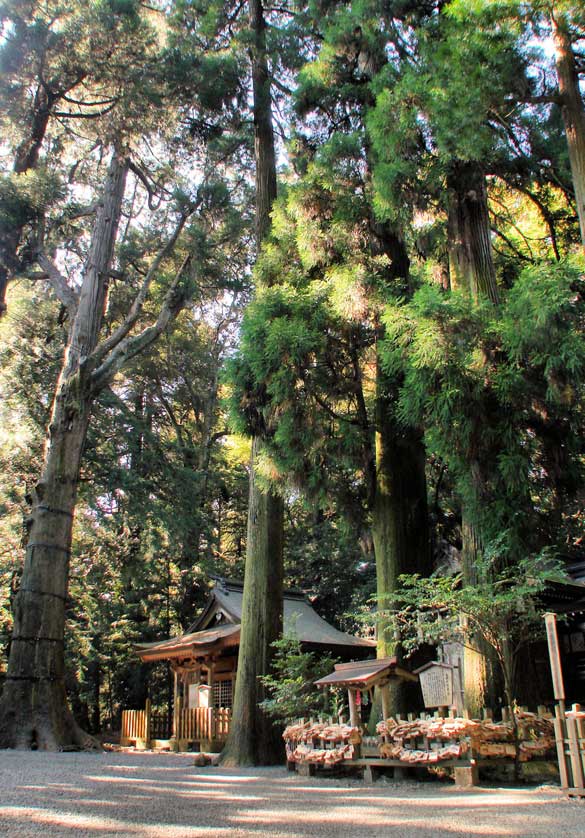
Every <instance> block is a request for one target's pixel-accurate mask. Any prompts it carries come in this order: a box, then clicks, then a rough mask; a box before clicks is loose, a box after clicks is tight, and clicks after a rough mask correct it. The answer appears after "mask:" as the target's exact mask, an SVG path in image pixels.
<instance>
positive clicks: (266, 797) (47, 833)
mask: <svg viewBox="0 0 585 838" xmlns="http://www.w3.org/2000/svg"><path fill="white" fill-rule="evenodd" d="M584 816H585V802H581V801H577V800H567V799H565V798H563V796H562V795H561V793H560V791H559V790H558V789H555V788H553V787H541V788H482V789H473V790H467V789H465V790H462V789H457V788H454V787H453V786H451V785H447V784H443V783H431V782H426V783H415V782H410V781H406V782H389V781H385V780H381V781H379V782H378V783H377V784H376V785H373V786H368V785H364V783H362V782H361V781H358V780H333V779H322V778H317V777H311V778H305V777H298V776H297V775H294V774H289V773H287V772H286V770H285V769H284V768H256V769H246V770H235V769H231V770H230V769H225V768H216V767H206V768H196V767H195V766H194V765H193V755H192V754H153V753H149V752H109V753H103V754H85V753H80V754H47V753H28V752H26V753H24V752H18V751H0V835H1V836H11V838H12V836H14V838H61V836H70V838H74V837H75V838H78V836H89V837H90V838H91V837H92V836H95V838H110V836H112V838H113V836H116V838H120V836H128V837H129V838H130V836H132V838H203V836H206V838H227V836H229V837H230V838H240V836H256V838H280V836H288V838H305V836H316V838H333V836H336V838H337V836H360V838H363V837H364V836H371V838H374V836H396V837H397V838H411V836H413V838H414V836H416V838H431V836H432V838H438V837H439V836H449V838H460V837H462V836H465V838H484V836H498V838H507V837H508V836H515V837H516V836H522V838H540V836H542V838H544V837H545V836H546V838H550V836H562V838H578V836H583V838H585V817H584Z"/></svg>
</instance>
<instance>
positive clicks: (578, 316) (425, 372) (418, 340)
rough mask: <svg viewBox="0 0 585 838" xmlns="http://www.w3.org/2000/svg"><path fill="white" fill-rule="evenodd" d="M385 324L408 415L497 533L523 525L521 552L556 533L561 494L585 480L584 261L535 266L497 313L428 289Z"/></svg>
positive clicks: (390, 362) (391, 311)
mask: <svg viewBox="0 0 585 838" xmlns="http://www.w3.org/2000/svg"><path fill="white" fill-rule="evenodd" d="M385 323H386V341H385V344H384V348H383V358H384V362H385V364H386V367H387V369H388V371H389V372H390V373H391V374H394V375H395V374H397V373H398V372H401V373H402V374H403V376H404V382H403V386H402V388H401V391H400V400H399V405H398V415H399V417H400V419H401V420H402V421H403V422H405V423H410V424H424V426H425V428H426V439H427V445H428V447H429V450H430V451H431V452H432V453H435V454H437V455H438V456H440V457H441V458H442V459H443V460H444V461H445V462H446V463H447V464H448V465H449V468H450V469H451V471H452V473H453V474H454V475H455V476H456V478H457V480H458V485H459V491H460V492H461V494H462V496H463V497H464V498H465V499H466V501H467V502H468V503H470V504H471V505H472V507H473V508H474V509H475V514H476V515H477V516H478V518H479V519H481V520H482V521H483V522H484V523H485V526H486V534H487V536H488V537H495V536H496V534H497V533H498V532H499V531H501V530H502V529H504V530H507V529H510V528H512V529H514V528H515V529H516V530H517V532H518V538H519V539H520V541H519V542H518V544H517V545H516V549H519V550H520V551H521V552H522V550H523V549H525V548H522V547H521V543H522V541H526V539H528V541H530V538H535V537H538V536H537V532H540V534H541V535H542V534H543V529H542V528H544V530H546V523H545V521H546V516H547V514H548V512H550V511H551V508H550V504H551V503H553V498H552V497H551V494H550V493H551V492H560V493H561V494H563V493H564V492H566V491H569V489H570V487H571V486H575V485H576V483H577V482H578V481H579V480H580V479H581V478H580V473H581V465H580V462H581V457H582V454H583V448H582V442H581V438H580V436H581V435H580V433H579V430H578V428H579V427H580V421H581V418H580V417H581V416H582V406H583V385H584V379H583V374H584V371H585V349H584V346H583V341H582V329H583V296H582V293H581V279H580V266H579V264H575V263H573V262H565V263H543V264H540V265H538V266H532V267H529V268H526V269H525V270H524V271H523V272H522V273H521V275H520V278H519V280H518V281H517V283H516V284H515V285H514V286H513V288H512V289H511V290H510V291H509V292H508V293H507V295H506V297H505V299H504V300H503V302H502V305H501V306H500V307H499V308H498V309H495V308H493V307H491V306H489V305H487V304H484V305H482V306H477V307H473V308H470V306H469V302H468V300H466V299H465V298H464V297H463V296H462V295H461V294H459V293H445V292H443V291H442V290H441V289H440V288H439V287H437V286H431V285H429V286H423V287H422V288H421V289H420V290H419V291H417V292H416V293H415V295H414V297H413V299H412V301H411V302H410V303H401V304H398V305H394V306H390V307H388V308H387V310H386V314H385ZM554 445H557V446H560V445H562V447H563V451H564V452H565V455H566V458H565V459H564V460H563V462H564V471H563V474H562V475H561V474H553V473H552V472H551V471H550V460H549V458H550V457H551V456H552V453H551V446H554ZM474 464H475V466H474ZM474 468H475V469H476V474H475V476H474V473H473V472H474ZM477 472H479V473H480V474H481V476H482V485H483V489H482V494H481V496H479V495H478V492H477V484H476V482H475V481H476V479H477ZM547 493H548V500H547ZM520 510H522V513H520ZM526 516H529V520H530V521H531V524H529V523H528V519H527V518H526ZM514 522H515V523H514ZM535 525H536V529H534V526H535Z"/></svg>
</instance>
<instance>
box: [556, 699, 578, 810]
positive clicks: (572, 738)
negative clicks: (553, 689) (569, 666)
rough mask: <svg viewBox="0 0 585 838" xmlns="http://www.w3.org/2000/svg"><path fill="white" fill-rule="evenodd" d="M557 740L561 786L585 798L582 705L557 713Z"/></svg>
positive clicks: (557, 708)
mask: <svg viewBox="0 0 585 838" xmlns="http://www.w3.org/2000/svg"><path fill="white" fill-rule="evenodd" d="M555 738H556V742H557V756H558V760H559V773H560V775H561V786H562V788H563V790H564V791H566V792H567V794H570V795H575V796H579V797H585V781H584V777H585V711H583V710H581V705H580V704H573V709H572V710H568V711H566V712H565V710H564V708H563V707H562V706H558V705H557V707H556V711H555Z"/></svg>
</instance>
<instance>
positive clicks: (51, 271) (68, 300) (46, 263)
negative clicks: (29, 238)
mask: <svg viewBox="0 0 585 838" xmlns="http://www.w3.org/2000/svg"><path fill="white" fill-rule="evenodd" d="M36 261H37V263H38V264H39V266H40V267H41V268H42V269H43V271H44V272H45V274H46V277H45V278H46V279H47V281H48V282H49V284H50V286H51V288H52V289H53V291H54V292H55V296H56V297H57V299H58V300H59V302H60V303H62V304H63V305H64V306H65V307H66V308H68V309H70V310H73V309H75V308H76V307H77V301H78V299H79V297H78V295H77V293H76V292H75V291H74V290H73V288H71V286H70V285H69V284H68V283H67V280H66V279H65V277H64V276H63V274H62V273H61V271H60V270H59V269H58V267H57V266H56V265H55V263H54V262H53V261H52V260H51V259H49V257H48V256H47V254H46V253H37V256H36Z"/></svg>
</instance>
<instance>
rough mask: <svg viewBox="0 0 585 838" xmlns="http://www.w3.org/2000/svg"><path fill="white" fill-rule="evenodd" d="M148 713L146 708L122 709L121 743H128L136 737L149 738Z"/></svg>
mask: <svg viewBox="0 0 585 838" xmlns="http://www.w3.org/2000/svg"><path fill="white" fill-rule="evenodd" d="M147 720H148V714H147V711H146V710H122V733H121V736H120V744H121V745H129V744H130V743H131V742H135V741H136V740H137V739H144V740H145V741H146V740H148V739H150V737H149V736H147V735H146V734H147V726H148V725H147Z"/></svg>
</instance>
